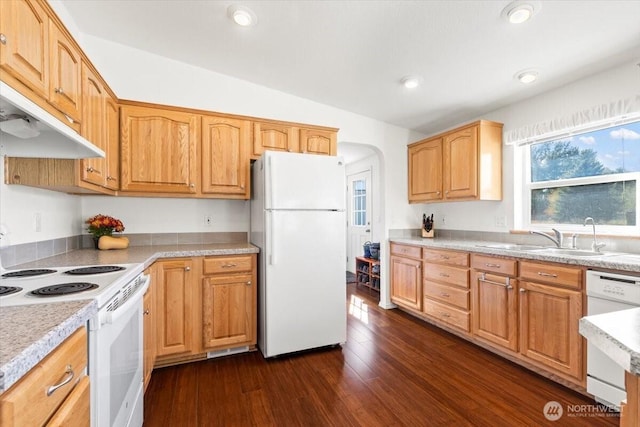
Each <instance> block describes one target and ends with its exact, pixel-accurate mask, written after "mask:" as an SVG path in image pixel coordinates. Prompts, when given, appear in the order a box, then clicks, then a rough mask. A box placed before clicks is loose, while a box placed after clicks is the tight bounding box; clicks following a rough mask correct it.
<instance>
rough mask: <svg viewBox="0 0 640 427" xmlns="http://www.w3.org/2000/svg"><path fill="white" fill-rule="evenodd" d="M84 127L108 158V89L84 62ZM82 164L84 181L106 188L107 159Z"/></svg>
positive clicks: (83, 134) (89, 136)
mask: <svg viewBox="0 0 640 427" xmlns="http://www.w3.org/2000/svg"><path fill="white" fill-rule="evenodd" d="M82 96H83V100H82V127H81V134H82V136H84V137H85V138H86V139H88V140H89V141H91V142H92V143H93V144H94V145H95V146H96V147H98V148H100V149H101V150H103V151H104V152H105V153H106V154H107V156H108V155H109V152H108V151H109V150H108V147H107V141H106V121H105V117H106V116H105V113H106V111H105V107H106V105H105V98H106V89H105V88H104V86H103V84H102V82H101V80H100V78H99V77H98V76H96V75H95V73H94V72H93V71H92V70H91V69H90V68H89V67H88V66H87V65H86V64H85V63H84V61H83V62H82ZM81 162H82V167H81V171H82V179H83V180H84V181H87V182H91V183H93V184H96V185H100V186H104V185H105V184H106V182H107V176H106V175H107V159H103V158H99V157H95V158H90V159H84V160H82V161H81Z"/></svg>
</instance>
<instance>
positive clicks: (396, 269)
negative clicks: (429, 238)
mask: <svg viewBox="0 0 640 427" xmlns="http://www.w3.org/2000/svg"><path fill="white" fill-rule="evenodd" d="M421 254H422V252H421V250H420V248H414V247H411V246H404V245H398V244H395V243H392V244H391V267H390V268H389V271H390V272H391V301H393V302H394V303H395V304H398V305H400V306H402V307H407V308H411V309H415V310H421V309H422V259H420V256H421Z"/></svg>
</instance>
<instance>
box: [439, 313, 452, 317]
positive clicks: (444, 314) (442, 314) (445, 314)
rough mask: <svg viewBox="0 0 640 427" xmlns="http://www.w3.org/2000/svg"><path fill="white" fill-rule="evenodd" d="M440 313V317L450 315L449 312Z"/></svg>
mask: <svg viewBox="0 0 640 427" xmlns="http://www.w3.org/2000/svg"><path fill="white" fill-rule="evenodd" d="M440 315H441V316H442V317H451V315H450V314H449V313H440Z"/></svg>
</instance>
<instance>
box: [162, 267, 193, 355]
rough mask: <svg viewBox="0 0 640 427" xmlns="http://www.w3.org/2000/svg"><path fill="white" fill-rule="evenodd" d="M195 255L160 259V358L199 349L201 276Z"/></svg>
mask: <svg viewBox="0 0 640 427" xmlns="http://www.w3.org/2000/svg"><path fill="white" fill-rule="evenodd" d="M195 265H196V263H195V262H194V261H193V260H192V259H190V258H189V259H185V258H182V259H171V260H161V261H157V262H156V263H155V265H154V268H155V269H156V275H155V276H156V283H154V286H155V287H156V289H155V291H156V292H157V295H156V304H157V305H156V313H157V317H156V322H157V323H156V327H157V329H156V331H157V334H156V349H157V356H158V359H161V358H162V357H163V356H174V355H181V354H189V353H192V352H193V351H194V349H195V345H194V344H195V339H194V326H195V322H196V316H195V315H194V312H195V310H194V308H195V307H194V293H195V291H196V287H197V283H198V277H197V274H196V272H195V271H194V266H195Z"/></svg>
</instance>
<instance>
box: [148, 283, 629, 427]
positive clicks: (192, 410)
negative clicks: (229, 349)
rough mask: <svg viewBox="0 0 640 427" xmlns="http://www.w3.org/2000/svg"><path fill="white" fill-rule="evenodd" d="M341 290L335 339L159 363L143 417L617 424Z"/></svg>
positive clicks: (171, 420) (152, 420)
mask: <svg viewBox="0 0 640 427" xmlns="http://www.w3.org/2000/svg"><path fill="white" fill-rule="evenodd" d="M347 289H348V293H349V312H350V314H349V316H348V317H349V320H348V340H347V343H346V344H345V345H344V346H343V347H342V348H334V349H328V350H324V351H315V352H309V353H304V354H299V355H296V356H291V357H282V358H276V359H273V360H268V361H266V360H265V359H263V358H262V355H261V354H260V352H259V351H256V352H252V353H247V354H242V355H235V356H229V357H225V358H219V359H210V360H207V361H202V362H195V363H190V364H185V365H179V366H173V367H168V368H161V369H156V370H154V371H153V375H152V379H151V383H150V384H149V388H148V390H147V393H146V395H145V401H144V403H145V426H146V427H155V426H172V427H173V426H185V427H187V426H194V427H195V426H202V427H204V426H367V427H370V426H540V425H550V426H614V425H618V424H619V417H618V416H617V414H615V413H614V414H602V413H599V412H598V410H602V408H601V407H600V408H597V407H595V406H591V405H593V404H594V402H593V401H591V400H590V399H588V398H586V397H585V396H582V395H580V394H578V393H576V392H574V391H572V390H569V389H567V388H565V387H563V386H561V385H558V384H556V383H554V382H552V381H549V380H547V379H545V378H543V377H541V376H539V375H537V374H534V373H532V372H530V371H528V370H526V369H524V368H521V367H519V366H517V365H515V364H513V363H511V362H508V361H506V360H504V359H502V358H500V357H498V356H495V355H493V354H491V353H490V352H488V351H485V350H483V349H481V348H479V347H477V346H475V345H473V344H470V343H468V342H466V341H464V340H462V339H460V338H458V337H455V336H453V335H451V334H449V333H446V332H444V331H442V330H440V329H438V328H436V327H433V326H430V325H428V324H426V323H424V322H422V321H420V320H418V319H415V318H413V317H412V316H409V315H407V314H405V313H403V312H401V311H399V310H382V309H380V308H378V307H377V305H376V303H375V301H373V300H370V299H369V297H368V295H367V293H366V292H364V293H360V292H357V291H356V290H355V286H354V285H353V284H350V285H348V287H347ZM549 401H556V402H559V403H560V404H561V405H562V408H563V411H564V414H563V415H562V417H560V419H559V420H557V421H549V420H547V419H546V418H545V416H544V414H543V408H544V406H545V404H546V403H547V402H549ZM568 405H569V406H568ZM574 405H576V406H574ZM577 405H589V406H584V407H580V406H577Z"/></svg>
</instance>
